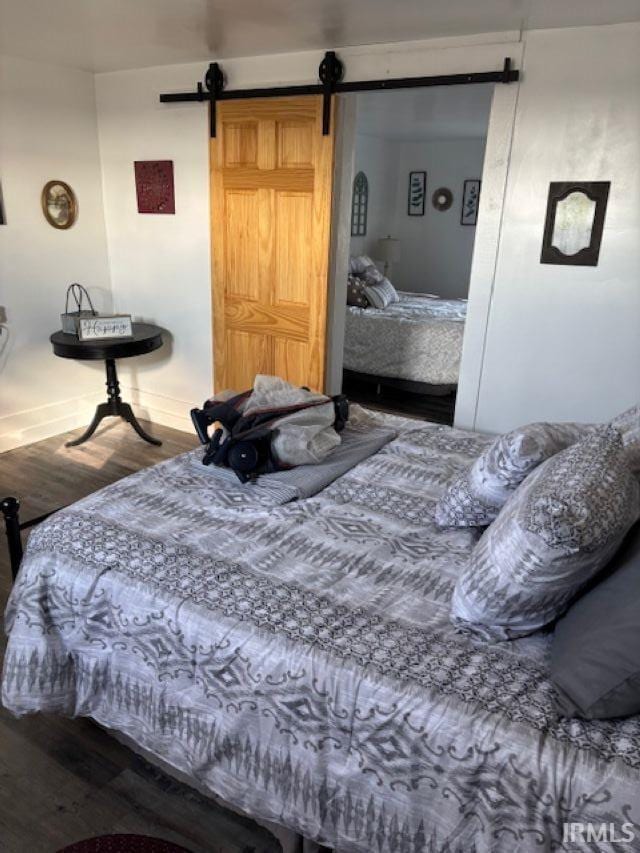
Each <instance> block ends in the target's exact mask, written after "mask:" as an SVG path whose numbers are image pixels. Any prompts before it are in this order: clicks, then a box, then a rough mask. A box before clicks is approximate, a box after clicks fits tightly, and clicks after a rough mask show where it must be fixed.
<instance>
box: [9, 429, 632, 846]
mask: <svg viewBox="0 0 640 853" xmlns="http://www.w3.org/2000/svg"><path fill="white" fill-rule="evenodd" d="M384 423H385V424H387V425H392V426H393V428H394V429H395V430H396V432H397V437H396V438H395V439H394V440H392V441H390V442H389V443H387V444H386V445H385V446H384V447H383V448H382V449H381V450H379V451H378V452H377V453H375V454H374V455H372V456H370V457H369V458H367V459H365V460H364V461H363V462H360V463H359V464H358V465H356V466H355V467H354V468H352V469H351V470H350V471H349V472H348V473H346V474H344V475H343V476H341V477H340V478H338V479H337V480H335V481H334V482H333V483H332V484H331V485H329V486H328V487H326V488H324V489H323V490H322V491H320V492H319V493H318V494H316V495H314V496H313V497H309V498H306V499H304V500H294V501H289V502H286V501H285V499H284V498H282V496H281V495H279V494H278V490H269V489H262V490H259V489H256V488H255V487H252V486H240V484H239V483H233V482H231V481H229V480H227V481H224V482H223V483H222V484H221V481H220V480H219V479H217V478H216V475H215V472H212V471H210V470H209V469H205V468H203V466H201V465H200V464H199V462H198V458H199V451H195V452H192V453H188V454H185V455H183V456H179V457H177V458H176V459H173V460H170V461H168V462H165V463H162V464H160V465H158V466H156V467H154V468H152V469H149V470H146V471H143V472H140V473H138V474H135V475H133V476H130V477H128V478H126V479H124V480H121V481H120V482H118V483H116V484H114V485H112V486H110V487H108V488H106V489H104V490H102V491H100V492H97V493H95V494H94V495H92V496H90V497H88V498H86V499H85V500H83V501H80V502H79V503H77V504H75V505H73V506H71V507H69V508H67V509H65V510H62V511H60V512H58V513H56V514H55V515H53V516H51V517H50V518H49V519H47V520H46V521H45V522H43V523H42V524H40V525H39V526H38V527H36V528H35V529H34V530H33V532H32V534H31V536H30V539H29V543H28V547H27V552H26V555H25V558H24V560H23V564H22V568H21V571H20V573H19V575H18V578H17V581H16V584H15V586H14V589H13V592H12V595H11V598H10V602H9V606H8V612H7V630H8V635H9V640H8V648H7V654H6V658H5V668H4V675H3V692H2V698H3V703H4V705H5V706H6V707H7V708H9V709H10V710H11V711H13V712H14V713H16V714H24V713H28V712H33V711H44V712H48V713H61V714H75V715H82V716H90V717H93V718H94V719H95V720H96V721H97V722H98V723H100V724H102V725H103V726H106V727H108V728H110V729H113V730H115V731H116V732H118V733H119V734H120V735H121V736H123V737H124V738H125V739H127V740H128V741H130V742H132V743H133V744H135V745H137V746H138V747H139V748H140V749H141V750H144V751H145V752H146V753H148V754H150V755H154V756H156V757H157V758H158V759H159V760H160V761H162V762H164V763H165V764H166V765H167V766H170V767H172V768H173V769H174V770H175V772H176V773H177V774H180V775H181V776H182V777H183V778H188V779H190V780H191V781H192V783H193V784H194V786H196V787H199V788H200V789H204V790H207V791H209V792H210V793H212V794H213V795H215V796H217V797H221V798H223V800H224V801H226V802H228V803H230V804H231V805H232V806H233V807H234V808H236V809H238V810H241V811H243V812H245V813H247V814H249V815H251V816H252V817H254V818H256V819H258V820H267V821H273V822H276V823H277V824H279V825H282V826H284V827H287V828H288V829H289V830H291V831H294V832H296V833H299V834H300V835H302V836H304V837H306V838H307V839H313V840H315V841H318V842H321V843H324V844H326V845H327V846H329V847H331V848H333V849H334V850H335V851H338V853H372V851H380V853H382V852H383V851H393V853H396V851H401V852H402V853H419V852H420V851H434V853H435V851H441V853H445V851H446V853H471V851H475V853H514V851H518V853H525V851H534V850H535V851H551V850H557V849H563V850H584V849H590V848H585V847H584V846H582V845H580V844H577V845H572V843H571V842H569V841H563V825H564V824H565V823H567V822H575V823H580V824H586V823H588V822H590V823H592V824H594V825H597V826H600V825H601V824H605V823H606V824H610V823H613V824H615V825H616V826H617V827H620V826H622V825H623V824H625V823H627V822H629V821H631V822H636V823H637V822H638V821H639V820H640V718H639V717H631V718H628V719H626V720H619V721H605V722H584V721H579V720H567V719H558V718H556V715H555V713H554V710H553V704H552V688H551V685H550V682H549V680H548V652H549V641H550V637H549V635H548V634H544V633H539V634H536V635H534V636H532V637H528V638H525V639H522V640H517V641H512V642H509V643H501V644H495V645H487V644H483V645H474V644H473V642H472V641H471V640H470V639H468V638H467V637H466V636H463V635H461V634H458V633H456V632H455V630H454V629H453V627H452V626H451V625H450V623H449V618H448V617H449V602H450V597H451V593H452V587H453V585H454V583H455V579H456V577H457V575H458V573H459V572H460V570H461V567H462V566H463V565H464V562H465V560H466V558H467V556H468V554H469V552H470V549H471V548H472V547H473V545H474V543H475V541H476V538H477V533H476V532H475V531H472V530H469V529H467V530H444V531H443V530H438V529H437V528H436V527H435V525H434V523H433V510H434V503H435V501H436V499H437V497H438V496H439V495H440V493H441V491H442V489H443V486H444V484H445V483H446V482H447V481H448V480H449V479H450V478H451V476H452V475H453V474H454V473H455V472H457V471H459V470H460V469H461V468H462V467H463V466H465V465H467V464H468V463H469V461H470V460H471V459H472V458H473V457H474V456H475V455H477V454H478V453H479V452H480V450H481V449H482V448H484V447H485V446H486V444H487V442H488V441H489V440H490V439H489V438H487V437H485V436H481V435H478V434H474V433H469V432H464V431H460V430H456V429H451V428H449V427H441V426H436V425H434V424H424V423H418V422H417V421H412V420H408V419H400V418H390V417H387V418H385V419H384ZM212 475H213V479H212ZM283 501H285V502H283ZM593 849H594V850H595V849H599V850H601V851H603V850H609V849H611V850H614V849H617V848H616V847H615V846H610V845H607V844H602V845H601V846H599V847H596V846H594V847H593ZM624 849H625V850H636V851H637V850H640V833H637V835H636V840H635V841H632V842H630V843H628V844H625V845H624Z"/></svg>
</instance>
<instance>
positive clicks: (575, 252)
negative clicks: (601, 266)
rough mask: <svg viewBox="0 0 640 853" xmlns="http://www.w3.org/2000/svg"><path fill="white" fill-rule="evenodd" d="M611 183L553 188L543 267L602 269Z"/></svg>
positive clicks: (577, 183) (560, 184)
mask: <svg viewBox="0 0 640 853" xmlns="http://www.w3.org/2000/svg"><path fill="white" fill-rule="evenodd" d="M610 186H611V182H610V181H556V182H553V183H551V184H549V198H548V200H547V215H546V219H545V224H544V236H543V239H542V253H541V255H540V263H542V264H568V265H573V266H589V267H595V266H597V265H598V258H599V256H600V244H601V242H602V231H603V228H604V218H605V214H606V210H607V200H608V198H609V188H610Z"/></svg>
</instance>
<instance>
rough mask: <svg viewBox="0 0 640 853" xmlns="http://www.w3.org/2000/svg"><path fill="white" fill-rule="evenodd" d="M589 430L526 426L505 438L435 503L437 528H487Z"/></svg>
mask: <svg viewBox="0 0 640 853" xmlns="http://www.w3.org/2000/svg"><path fill="white" fill-rule="evenodd" d="M588 429H589V427H587V426H583V425H581V424H572V423H567V424H545V423H537V424H528V426H524V427H519V428H518V429H514V430H512V431H511V432H508V433H506V434H505V435H501V436H500V437H499V438H497V439H496V440H495V441H494V442H493V444H492V445H490V447H488V448H487V449H486V450H485V451H483V452H482V453H481V454H480V456H479V457H478V458H477V459H476V461H475V462H474V463H473V465H472V466H471V467H470V468H468V469H467V470H466V471H463V472H462V473H461V474H458V475H457V476H456V477H455V479H454V480H453V481H452V482H451V484H450V485H449V487H448V488H447V490H446V492H445V493H444V494H443V495H442V497H441V498H440V500H439V501H438V503H437V505H436V510H435V520H436V524H437V525H438V526H439V527H484V526H485V525H487V524H491V522H492V521H494V520H495V519H496V518H497V516H498V513H499V512H500V510H501V509H502V507H503V506H504V505H505V503H506V502H507V500H508V499H509V497H510V496H511V495H512V494H513V492H515V490H516V489H517V488H518V486H519V485H520V483H523V482H524V480H525V479H526V478H527V477H528V476H529V474H530V473H531V472H532V471H533V470H534V468H537V467H538V465H540V464H541V463H542V462H544V461H545V459H549V458H550V457H551V456H554V455H555V454H556V453H558V452H559V451H560V450H564V449H565V448H566V447H569V446H570V445H572V444H574V443H575V442H576V441H578V440H579V439H580V438H582V436H584V435H585V433H586V432H587V430H588Z"/></svg>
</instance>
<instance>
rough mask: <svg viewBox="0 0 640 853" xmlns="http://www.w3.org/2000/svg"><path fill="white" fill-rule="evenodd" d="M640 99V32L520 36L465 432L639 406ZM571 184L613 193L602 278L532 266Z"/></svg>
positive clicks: (593, 417) (585, 270)
mask: <svg viewBox="0 0 640 853" xmlns="http://www.w3.org/2000/svg"><path fill="white" fill-rule="evenodd" d="M638 91H640V25H639V24H626V25H619V26H611V27H594V28H581V29H574V30H552V31H540V32H532V33H527V34H526V45H525V55H524V74H523V79H522V83H521V86H520V94H519V101H518V108H517V115H516V123H515V135H514V140H513V148H512V152H511V163H510V169H509V180H508V186H507V193H506V207H505V210H504V216H503V225H502V233H501V236H500V252H499V256H498V263H497V268H496V277H495V282H494V286H493V291H492V294H491V310H490V315H489V323H488V334H487V340H486V352H485V355H484V360H483V364H482V365H481V370H480V372H481V381H480V389H479V395H478V396H477V398H474V388H473V383H469V385H468V386H467V387H465V386H464V381H465V377H466V376H467V375H470V374H471V373H473V371H474V370H475V369H476V367H477V364H476V358H477V356H476V351H475V349H474V352H473V353H471V352H469V353H467V349H466V341H465V355H464V357H463V363H462V378H463V385H462V386H461V388H460V395H459V404H458V413H457V414H458V422H459V423H460V424H462V425H469V426H472V425H475V426H476V427H477V428H478V429H481V430H487V431H498V430H504V429H508V428H510V427H513V426H515V425H517V424H520V423H524V422H527V421H532V420H539V419H577V420H584V421H598V420H604V419H608V418H610V417H611V416H612V415H614V414H616V413H617V412H618V411H620V410H622V409H624V408H625V407H627V406H629V405H631V404H632V403H634V402H637V401H638V400H639V399H640V99H639V98H638ZM566 180H586V181H602V180H610V181H611V192H610V196H609V205H608V210H607V215H606V221H605V229H604V235H603V239H602V248H601V252H600V262H599V265H598V266H597V267H573V266H549V265H543V264H540V262H539V261H540V247H541V241H542V231H543V226H544V217H545V210H546V202H547V192H548V188H549V182H550V181H566ZM478 296H481V294H478ZM477 320H478V322H479V323H481V322H483V318H482V317H481V316H479V315H478V318H477ZM470 322H473V323H474V324H475V322H476V321H475V318H474V319H473V320H472V317H471V316H470ZM476 331H477V330H476V329H475V328H473V329H471V328H470V327H469V324H468V328H467V336H466V337H467V338H469V334H470V332H471V333H472V336H475V334H476ZM472 361H473V363H472ZM476 407H477V410H476Z"/></svg>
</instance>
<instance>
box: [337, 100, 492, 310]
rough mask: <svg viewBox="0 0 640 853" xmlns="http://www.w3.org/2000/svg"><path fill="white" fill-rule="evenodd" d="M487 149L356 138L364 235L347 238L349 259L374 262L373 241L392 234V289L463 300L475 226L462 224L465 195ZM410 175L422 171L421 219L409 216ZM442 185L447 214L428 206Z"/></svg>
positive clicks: (464, 143)
mask: <svg viewBox="0 0 640 853" xmlns="http://www.w3.org/2000/svg"><path fill="white" fill-rule="evenodd" d="M488 118H489V116H488V110H487V121H488ZM409 129H410V128H409ZM484 147H485V139H484V138H480V139H447V140H430V141H426V140H423V141H420V142H406V141H402V140H398V139H388V138H384V137H379V136H371V135H368V134H358V137H357V142H356V160H355V171H356V173H357V172H359V171H363V172H364V173H365V175H366V176H367V180H368V182H369V207H368V221H367V233H366V236H364V237H352V238H351V254H352V255H362V254H365V255H369V256H370V257H371V258H373V259H377V258H378V257H379V253H378V240H379V239H380V238H381V237H386V236H388V235H392V236H393V237H396V238H398V239H399V240H400V244H399V253H400V257H399V259H398V260H397V261H395V262H394V263H393V265H392V266H391V267H390V268H389V278H390V279H391V280H392V282H393V284H394V285H395V287H397V288H398V289H400V290H411V291H414V292H418V293H436V294H438V295H439V296H444V297H448V298H454V297H466V296H467V294H468V292H469V276H470V274H471V257H472V254H473V242H474V236H475V230H476V229H475V226H470V225H461V224H460V210H461V206H462V191H463V184H464V180H465V179H466V178H480V177H481V176H482V165H483V160H484ZM411 171H426V172H427V197H426V203H425V214H424V216H409V215H408V213H407V193H408V183H409V172H411ZM439 187H448V188H449V189H450V190H451V191H452V193H453V204H452V206H451V207H450V208H449V210H446V211H438V210H436V209H435V208H434V206H433V205H432V203H431V197H432V195H433V193H434V192H435V190H436V189H438V188H439Z"/></svg>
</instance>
